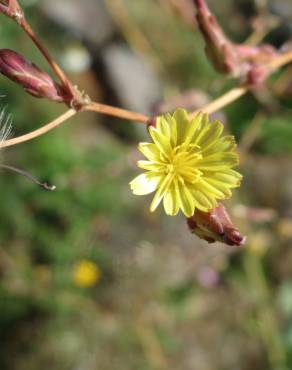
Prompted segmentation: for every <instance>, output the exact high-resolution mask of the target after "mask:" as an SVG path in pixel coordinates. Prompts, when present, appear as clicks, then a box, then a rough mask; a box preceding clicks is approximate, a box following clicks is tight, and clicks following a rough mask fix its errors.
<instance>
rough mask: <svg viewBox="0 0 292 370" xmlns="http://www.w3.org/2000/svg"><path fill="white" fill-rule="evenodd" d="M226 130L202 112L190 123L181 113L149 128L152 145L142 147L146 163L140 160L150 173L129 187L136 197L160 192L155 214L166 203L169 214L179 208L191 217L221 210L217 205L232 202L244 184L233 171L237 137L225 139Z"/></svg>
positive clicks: (162, 118) (158, 120) (156, 200)
mask: <svg viewBox="0 0 292 370" xmlns="http://www.w3.org/2000/svg"><path fill="white" fill-rule="evenodd" d="M223 128H224V126H223V124H222V123H221V122H219V121H213V122H209V120H208V115H207V114H203V113H198V114H197V115H196V116H195V117H194V118H193V119H192V120H190V119H189V118H188V114H187V112H186V111H185V110H183V109H177V110H176V112H175V113H174V114H173V115H172V116H171V115H170V114H165V115H163V116H160V117H157V119H156V127H153V126H151V127H150V128H149V133H150V136H151V138H152V140H153V143H140V144H139V150H140V151H141V152H142V153H143V154H144V156H145V157H146V158H147V159H148V160H147V161H145V160H141V161H138V166H139V167H140V168H143V169H145V170H147V172H145V173H143V174H142V175H139V176H138V177H136V178H135V179H134V180H133V181H132V182H131V183H130V186H131V189H132V191H133V193H134V194H136V195H145V194H150V193H152V192H154V191H156V193H155V195H154V198H153V200H152V203H151V206H150V211H151V212H153V211H155V209H156V208H157V206H158V205H159V203H160V202H161V201H162V200H163V205H164V209H165V212H166V213H167V214H168V215H171V216H174V215H176V214H177V213H178V211H179V210H180V209H181V210H182V212H183V213H184V214H185V215H186V216H187V217H191V216H192V215H193V214H194V212H195V210H196V209H199V210H201V211H203V212H207V211H209V210H210V209H212V208H214V207H216V206H217V200H219V199H220V200H221V199H226V198H229V197H230V196H231V190H230V189H232V188H235V187H238V186H239V185H240V180H241V178H242V176H241V175H240V174H239V173H238V172H236V171H234V170H232V167H234V166H236V165H238V163H239V158H238V154H237V153H236V152H235V151H234V149H235V147H236V144H235V140H234V137H233V136H230V135H229V136H223V137H221V134H222V131H223Z"/></svg>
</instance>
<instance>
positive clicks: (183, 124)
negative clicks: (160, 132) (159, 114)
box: [173, 109, 189, 145]
mask: <svg viewBox="0 0 292 370" xmlns="http://www.w3.org/2000/svg"><path fill="white" fill-rule="evenodd" d="M173 119H174V121H175V123H176V131H177V145H180V144H182V143H183V141H184V138H185V134H186V132H187V129H188V127H189V116H188V113H187V111H186V110H184V109H177V110H176V111H175V112H174V114H173Z"/></svg>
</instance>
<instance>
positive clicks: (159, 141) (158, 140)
mask: <svg viewBox="0 0 292 370" xmlns="http://www.w3.org/2000/svg"><path fill="white" fill-rule="evenodd" d="M149 133H150V136H151V138H152V140H153V141H154V144H155V145H156V146H157V147H158V149H159V150H160V151H161V152H162V153H163V154H164V155H166V156H167V155H168V154H169V153H170V151H171V146H170V141H169V139H168V138H167V137H165V136H164V135H162V134H161V133H160V132H159V131H158V130H156V128H154V127H150V128H149Z"/></svg>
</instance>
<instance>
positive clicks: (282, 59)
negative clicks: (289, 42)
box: [268, 50, 292, 71]
mask: <svg viewBox="0 0 292 370" xmlns="http://www.w3.org/2000/svg"><path fill="white" fill-rule="evenodd" d="M291 61H292V50H291V51H288V52H287V53H284V54H281V55H279V56H278V57H277V58H275V59H273V60H272V61H271V62H270V63H268V67H269V68H271V70H272V71H275V70H277V69H278V68H280V67H282V66H284V65H285V64H288V63H290V62H291Z"/></svg>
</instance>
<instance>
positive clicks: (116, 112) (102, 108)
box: [83, 103, 150, 123]
mask: <svg viewBox="0 0 292 370" xmlns="http://www.w3.org/2000/svg"><path fill="white" fill-rule="evenodd" d="M83 110H87V111H93V112H96V113H101V114H105V115H107V116H112V117H117V118H122V119H127V120H129V121H136V122H140V123H146V122H147V121H148V120H149V119H150V117H148V116H145V115H144V114H140V113H136V112H131V111H128V110H125V109H121V108H117V107H112V106H110V105H106V104H100V103H89V104H87V105H85V106H84V108H83Z"/></svg>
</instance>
